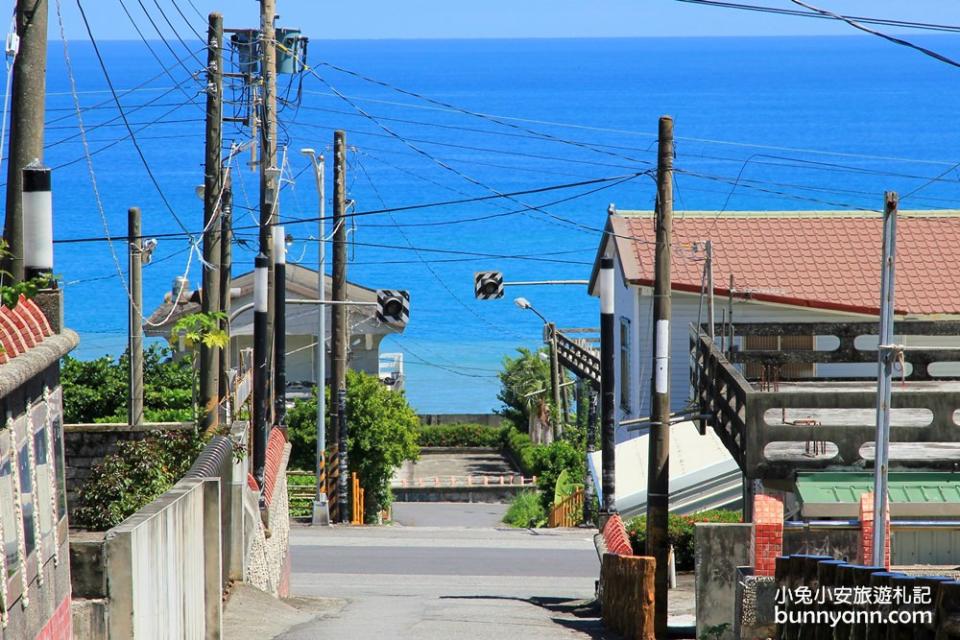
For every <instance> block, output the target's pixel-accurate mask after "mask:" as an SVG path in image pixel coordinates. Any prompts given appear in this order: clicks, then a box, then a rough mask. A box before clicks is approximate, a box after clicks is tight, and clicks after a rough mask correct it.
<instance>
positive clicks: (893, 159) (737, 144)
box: [304, 89, 953, 166]
mask: <svg viewBox="0 0 960 640" xmlns="http://www.w3.org/2000/svg"><path fill="white" fill-rule="evenodd" d="M304 93H309V94H314V95H322V96H330V97H337V94H335V93H333V92H330V91H315V90H309V89H304ZM350 98H351V99H352V100H355V101H357V102H371V103H375V104H387V105H391V106H398V107H403V108H407V109H418V110H428V111H447V112H451V110H449V109H443V108H440V107H435V106H428V105H417V104H410V103H406V102H398V101H396V100H383V99H378V98H369V97H363V96H350ZM488 115H489V114H488ZM496 117H497V118H500V119H501V120H510V121H514V122H527V123H531V124H541V125H548V126H554V127H565V128H569V129H579V130H583V131H595V132H599V133H615V134H620V135H629V136H640V137H644V138H653V139H656V137H657V134H656V133H653V132H649V131H637V130H634V129H624V128H622V127H600V126H593V125H586V124H578V123H572V122H561V121H556V120H543V119H536V118H520V117H516V116H505V115H497V116H496ZM674 140H677V141H686V142H700V143H704V144H716V145H729V146H734V147H746V148H753V149H766V150H768V151H781V152H792V153H808V154H813V155H824V156H834V157H845V158H856V159H860V160H886V161H891V162H906V163H914V164H935V165H944V166H949V165H952V164H953V161H952V160H931V159H927V158H907V157H903V156H887V155H876V154H867V153H855V152H844V151H835V150H827V149H813V148H809V147H787V146H781V145H771V144H762V143H754V142H744V141H740V140H721V139H717V138H697V137H693V136H676V137H675V138H674Z"/></svg>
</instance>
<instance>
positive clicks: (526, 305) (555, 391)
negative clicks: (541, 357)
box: [513, 298, 563, 439]
mask: <svg viewBox="0 0 960 640" xmlns="http://www.w3.org/2000/svg"><path fill="white" fill-rule="evenodd" d="M513 303H514V304H515V305H517V306H518V307H520V308H521V309H524V310H527V311H533V312H534V313H535V314H537V317H538V318H540V319H541V320H542V321H543V326H544V328H545V330H546V335H545V336H544V337H545V338H546V340H545V341H546V343H547V345H548V347H549V349H550V354H549V355H550V395H551V398H552V399H553V406H554V412H553V415H554V416H556V417H555V424H554V425H553V437H554V439H556V438H557V436H559V435H560V434H561V433H562V431H563V426H562V424H563V418H562V417H561V414H560V361H559V359H558V355H557V325H555V324H554V323H552V322H550V321H549V320H547V319H546V318H545V317H544V316H543V314H542V313H540V312H539V311H537V310H536V308H535V307H534V306H533V305H532V304H530V301H529V300H527V299H526V298H515V299H514V301H513Z"/></svg>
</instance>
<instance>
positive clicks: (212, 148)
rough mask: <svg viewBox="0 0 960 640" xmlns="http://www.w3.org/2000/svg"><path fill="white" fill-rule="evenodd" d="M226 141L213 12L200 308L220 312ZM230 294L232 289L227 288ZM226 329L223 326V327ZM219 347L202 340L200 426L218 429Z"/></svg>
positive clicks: (219, 29)
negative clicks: (223, 150)
mask: <svg viewBox="0 0 960 640" xmlns="http://www.w3.org/2000/svg"><path fill="white" fill-rule="evenodd" d="M222 143H223V16H222V15H220V14H219V13H216V12H214V13H211V14H210V18H209V22H208V25H207V135H206V149H205V155H206V162H205V165H204V180H203V260H204V262H205V264H204V265H203V285H202V286H203V289H202V291H201V298H200V300H201V310H202V311H203V313H205V314H211V313H216V312H219V311H220V274H219V273H217V269H216V267H215V265H216V264H217V263H219V262H220V257H221V256H220V231H221V229H220V221H219V220H218V218H217V216H218V215H219V214H220V204H221V198H222V196H223V167H222V162H221V160H220V147H221V145H222ZM227 295H229V289H228V291H227ZM221 328H223V327H221ZM219 351H220V350H219V349H217V348H216V347H211V346H208V345H207V344H205V343H203V342H201V343H200V405H201V406H202V407H203V411H202V412H201V414H200V427H201V429H203V430H204V431H207V430H210V429H215V428H216V427H217V425H218V424H219V420H220V414H219V405H220V398H219V395H220V353H219Z"/></svg>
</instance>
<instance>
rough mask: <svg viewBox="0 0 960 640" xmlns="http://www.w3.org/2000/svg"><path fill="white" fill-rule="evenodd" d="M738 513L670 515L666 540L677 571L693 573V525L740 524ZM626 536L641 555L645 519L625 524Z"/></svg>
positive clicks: (710, 512) (720, 511)
mask: <svg viewBox="0 0 960 640" xmlns="http://www.w3.org/2000/svg"><path fill="white" fill-rule="evenodd" d="M740 520H741V513H740V512H739V511H729V510H726V509H715V510H712V511H700V512H698V513H694V514H692V515H689V516H681V515H677V514H674V513H671V514H670V516H669V518H668V520H667V538H668V540H669V541H670V544H672V545H673V554H674V561H675V562H676V565H677V570H678V571H693V548H694V540H693V530H694V528H693V525H694V524H695V523H697V522H740ZM627 534H628V535H629V536H630V544H631V545H632V546H633V552H634V553H635V554H637V555H643V554H644V553H645V552H646V542H647V517H646V516H637V517H636V518H633V519H631V520H630V521H629V522H627Z"/></svg>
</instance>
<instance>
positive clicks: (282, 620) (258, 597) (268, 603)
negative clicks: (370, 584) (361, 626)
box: [223, 583, 347, 640]
mask: <svg viewBox="0 0 960 640" xmlns="http://www.w3.org/2000/svg"><path fill="white" fill-rule="evenodd" d="M346 604H347V603H346V601H345V600H341V599H338V598H284V599H277V598H274V597H273V596H271V595H270V594H268V593H265V592H263V591H260V590H259V589H257V588H256V587H251V586H250V585H248V584H244V583H237V584H236V585H235V586H234V588H233V591H232V592H231V594H230V599H229V600H227V602H226V603H224V607H223V637H224V638H229V639H230V640H270V639H271V638H275V637H277V636H279V635H281V634H284V633H287V632H288V631H293V630H295V629H296V628H297V627H299V626H301V625H307V624H310V623H314V622H317V621H319V620H321V619H323V618H325V617H328V616H335V615H337V614H339V613H340V611H341V610H342V609H343V607H344V606H346Z"/></svg>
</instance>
